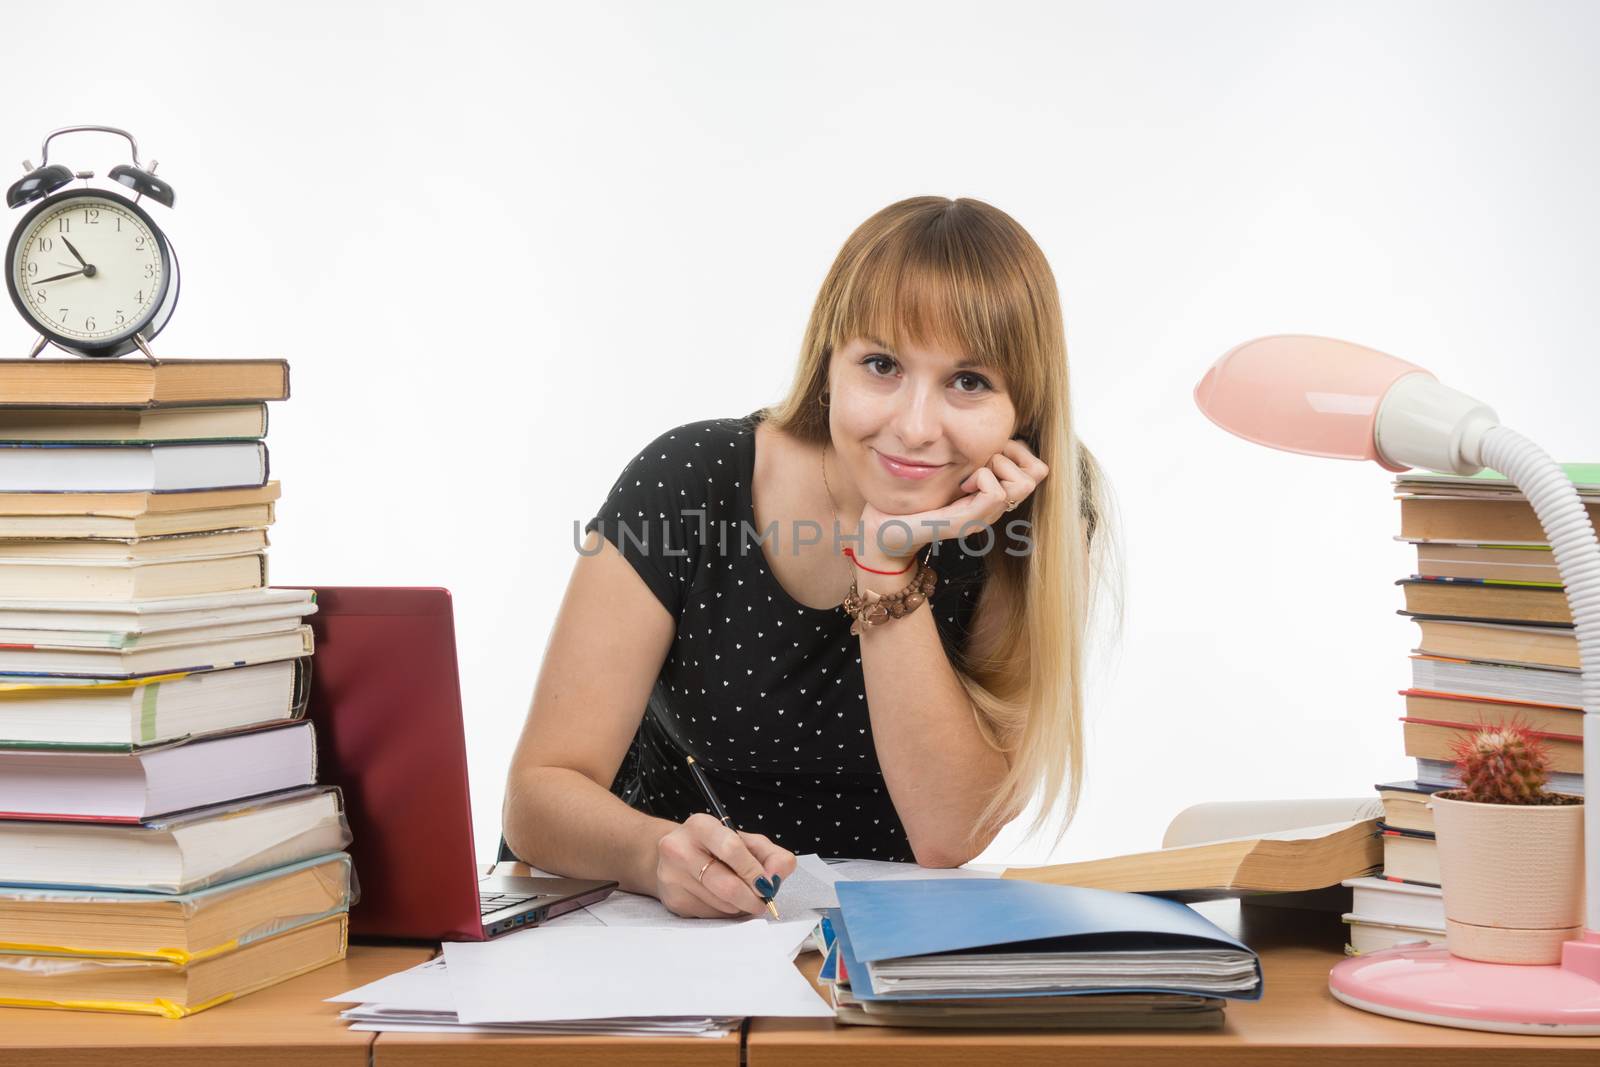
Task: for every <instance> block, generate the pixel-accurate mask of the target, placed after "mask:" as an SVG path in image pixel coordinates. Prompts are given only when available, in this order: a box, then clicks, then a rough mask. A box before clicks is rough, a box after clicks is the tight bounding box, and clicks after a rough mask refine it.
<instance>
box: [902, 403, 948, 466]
mask: <svg viewBox="0 0 1600 1067" xmlns="http://www.w3.org/2000/svg"><path fill="white" fill-rule="evenodd" d="M941 417H942V413H941V412H940V410H939V404H938V401H936V400H932V399H930V398H928V397H925V396H916V395H912V396H908V397H907V398H906V399H905V402H904V403H902V404H901V405H900V409H899V410H898V411H897V412H896V413H895V419H894V430H895V434H896V435H897V436H898V437H899V438H900V445H901V447H902V448H904V449H905V452H904V453H903V454H904V455H906V456H907V457H908V458H909V457H912V456H915V455H917V454H918V453H919V452H920V451H921V450H922V449H924V448H926V447H927V446H928V445H930V444H932V443H933V442H935V441H937V440H938V439H939V423H940V419H941Z"/></svg>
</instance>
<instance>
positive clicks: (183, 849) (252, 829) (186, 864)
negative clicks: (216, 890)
mask: <svg viewBox="0 0 1600 1067" xmlns="http://www.w3.org/2000/svg"><path fill="white" fill-rule="evenodd" d="M349 843H350V827H349V824H348V822H347V821H346V820H345V816H344V807H343V800H342V798H341V796H340V794H339V791H338V790H337V789H336V788H334V787H332V786H321V787H312V788H301V789H295V790H288V791H284V792H282V793H277V794H272V795H269V796H262V797H251V798H247V799H244V800H235V801H230V802H228V803H226V804H216V805H211V806H208V807H204V808H195V809H191V810H189V811H184V812H179V813H177V814H174V815H170V816H163V817H159V818H151V819H144V820H141V821H139V822H134V823H127V824H119V823H90V822H59V823H49V822H38V821H32V820H23V819H11V820H7V819H0V871H5V881H6V883H7V884H8V885H13V886H16V885H31V886H53V887H60V886H69V887H79V888H85V889H127V890H135V891H138V892H145V893H187V892H189V891H191V890H195V889H202V888H204V887H206V886H209V885H215V884H218V883H220V882H226V881H229V880H231V879H235V878H242V877H244V876H246V875H250V874H255V873H257V872H259V871H264V870H268V869H270V868H273V867H281V866H283V865H285V864H289V863H295V862H298V861H300V860H304V859H308V858H310V857H312V856H320V855H322V854H324V853H328V852H337V851H339V850H340V849H342V848H344V847H345V846H346V845H348V844H349Z"/></svg>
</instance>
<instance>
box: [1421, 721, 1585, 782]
mask: <svg viewBox="0 0 1600 1067" xmlns="http://www.w3.org/2000/svg"><path fill="white" fill-rule="evenodd" d="M1400 721H1401V722H1403V723H1405V739H1406V755H1408V756H1413V757H1420V758H1422V759H1430V760H1438V761H1440V762H1446V761H1450V760H1454V759H1455V752H1454V749H1453V745H1454V743H1455V742H1456V741H1457V740H1460V739H1463V738H1465V737H1467V736H1468V735H1470V734H1471V733H1472V732H1473V731H1474V730H1476V729H1477V727H1476V726H1473V725H1468V724H1466V723H1458V722H1423V721H1419V720H1417V719H1409V718H1402V719H1401V720H1400ZM1532 732H1533V734H1534V736H1536V737H1538V738H1539V740H1540V741H1542V742H1544V746H1545V749H1546V751H1548V752H1549V754H1550V769H1551V771H1553V772H1555V773H1556V774H1582V773H1583V736H1582V735H1581V734H1546V733H1540V732H1538V731H1532Z"/></svg>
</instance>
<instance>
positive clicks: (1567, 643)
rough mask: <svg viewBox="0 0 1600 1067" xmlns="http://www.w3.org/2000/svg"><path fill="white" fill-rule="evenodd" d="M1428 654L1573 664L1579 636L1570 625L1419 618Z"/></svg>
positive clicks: (1534, 664)
mask: <svg viewBox="0 0 1600 1067" xmlns="http://www.w3.org/2000/svg"><path fill="white" fill-rule="evenodd" d="M1413 621H1415V622H1416V624H1417V627H1418V628H1419V629H1420V630H1421V631H1422V638H1421V640H1420V642H1419V643H1418V647H1417V651H1418V652H1419V653H1421V654H1423V655H1426V656H1445V657H1449V658H1453V659H1473V660H1480V661H1484V662H1489V663H1514V664H1519V665H1522V666H1527V667H1570V668H1573V669H1576V668H1577V667H1579V666H1580V664H1579V662H1578V637H1577V633H1576V632H1575V631H1574V630H1573V628H1572V627H1570V626H1566V627H1563V626H1550V625H1545V626H1519V625H1516V624H1514V623H1497V622H1482V621H1477V620H1469V619H1437V618H1415V619H1414V620H1413Z"/></svg>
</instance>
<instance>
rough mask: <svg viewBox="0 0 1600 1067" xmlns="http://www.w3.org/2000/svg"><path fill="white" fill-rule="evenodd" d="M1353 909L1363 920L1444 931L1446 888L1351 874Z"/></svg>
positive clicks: (1350, 886) (1348, 882)
mask: <svg viewBox="0 0 1600 1067" xmlns="http://www.w3.org/2000/svg"><path fill="white" fill-rule="evenodd" d="M1344 884H1345V885H1346V886H1348V887H1349V888H1350V891H1351V904H1350V911H1351V912H1352V913H1353V914H1354V915H1356V916H1357V917H1358V919H1359V921H1361V922H1366V923H1381V924H1385V925H1388V926H1406V927H1413V928H1421V929H1427V930H1437V931H1439V933H1440V934H1441V936H1442V935H1443V933H1444V891H1443V890H1441V889H1440V888H1439V887H1438V886H1429V885H1415V884H1412V883H1410V882H1396V881H1393V880H1391V879H1388V878H1351V879H1349V880H1348V881H1346V882H1345V883H1344Z"/></svg>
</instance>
